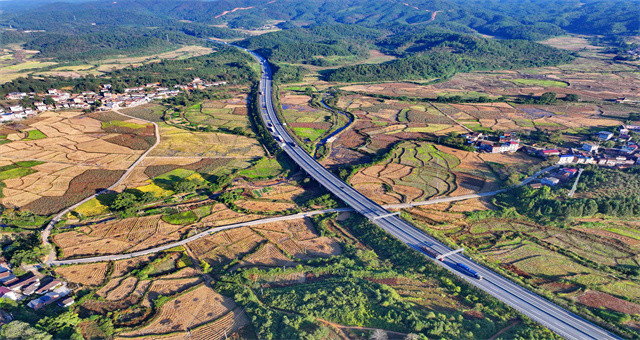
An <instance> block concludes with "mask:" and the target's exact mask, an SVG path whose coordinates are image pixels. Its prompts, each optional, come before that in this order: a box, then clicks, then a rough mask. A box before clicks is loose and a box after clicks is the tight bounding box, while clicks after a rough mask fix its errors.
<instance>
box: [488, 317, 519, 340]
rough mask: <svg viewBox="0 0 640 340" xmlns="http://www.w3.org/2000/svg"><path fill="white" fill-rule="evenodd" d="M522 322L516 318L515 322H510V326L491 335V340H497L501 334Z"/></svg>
mask: <svg viewBox="0 0 640 340" xmlns="http://www.w3.org/2000/svg"><path fill="white" fill-rule="evenodd" d="M518 324H520V320H514V321H513V322H511V324H509V326H507V327H505V328H503V329H501V330H500V331H499V332H498V333H496V334H495V335H494V336H492V337H490V338H489V340H496V339H497V338H498V337H499V336H500V335H502V334H503V333H504V332H506V331H508V330H510V329H511V328H513V327H515V326H516V325H518Z"/></svg>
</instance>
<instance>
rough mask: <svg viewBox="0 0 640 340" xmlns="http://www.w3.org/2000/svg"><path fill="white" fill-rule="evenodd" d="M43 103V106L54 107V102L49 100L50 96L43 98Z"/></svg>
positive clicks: (51, 99)
mask: <svg viewBox="0 0 640 340" xmlns="http://www.w3.org/2000/svg"><path fill="white" fill-rule="evenodd" d="M44 103H45V105H55V104H56V101H55V100H53V98H51V96H46V97H44Z"/></svg>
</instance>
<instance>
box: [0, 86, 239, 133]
mask: <svg viewBox="0 0 640 340" xmlns="http://www.w3.org/2000/svg"><path fill="white" fill-rule="evenodd" d="M225 84H227V82H226V81H222V82H207V81H204V80H202V79H200V78H194V79H193V81H191V82H190V83H188V84H186V85H175V86H174V87H173V88H171V89H170V88H168V87H162V86H160V83H150V84H146V85H145V86H139V87H131V88H126V89H124V92H123V93H114V91H113V88H112V86H111V84H104V85H102V86H101V89H100V93H95V92H93V91H86V92H82V93H68V92H65V91H61V90H57V89H50V90H49V91H47V93H34V92H31V93H26V92H12V93H9V94H7V95H6V96H5V98H6V99H7V100H11V101H19V100H22V99H24V98H50V99H51V100H46V102H47V103H45V101H38V102H34V103H33V107H27V108H25V107H22V106H21V105H13V106H10V107H8V108H2V107H0V123H7V122H12V121H17V120H21V119H26V118H31V117H35V116H36V115H38V114H39V113H41V112H45V111H53V110H56V109H80V110H87V109H91V108H92V107H94V108H97V109H99V110H113V109H118V108H124V107H135V106H139V105H143V104H147V103H149V102H151V101H152V100H155V99H166V98H170V97H175V96H177V95H178V94H179V93H180V91H192V90H202V89H205V88H207V87H211V86H220V85H225Z"/></svg>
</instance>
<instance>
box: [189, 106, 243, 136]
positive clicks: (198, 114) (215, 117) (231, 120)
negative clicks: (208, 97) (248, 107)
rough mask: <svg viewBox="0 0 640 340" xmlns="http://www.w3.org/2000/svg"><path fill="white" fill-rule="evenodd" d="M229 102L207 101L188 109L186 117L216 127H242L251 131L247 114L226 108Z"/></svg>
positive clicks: (197, 123)
mask: <svg viewBox="0 0 640 340" xmlns="http://www.w3.org/2000/svg"><path fill="white" fill-rule="evenodd" d="M226 105H227V104H226V103H224V102H220V101H205V102H204V103H200V104H196V105H193V106H191V107H189V108H188V109H187V111H186V112H185V118H186V119H187V120H188V121H189V122H190V123H192V124H195V125H204V126H211V127H214V128H221V129H228V130H233V129H235V128H238V127H240V128H242V129H243V130H244V131H245V132H246V133H249V134H250V133H251V126H250V122H249V118H248V116H247V115H243V114H234V110H235V109H234V108H225V106H226Z"/></svg>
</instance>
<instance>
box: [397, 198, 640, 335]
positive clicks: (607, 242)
mask: <svg viewBox="0 0 640 340" xmlns="http://www.w3.org/2000/svg"><path fill="white" fill-rule="evenodd" d="M456 205H459V207H462V206H464V207H465V208H466V207H473V208H472V209H460V208H458V207H456ZM487 209H491V206H490V205H489V204H487V202H485V203H483V202H482V201H480V200H473V201H470V202H469V203H467V202H466V201H463V202H458V203H456V204H455V205H454V204H438V205H432V206H424V207H421V208H414V209H410V210H408V216H410V218H411V219H412V220H414V221H415V222H417V223H418V225H421V226H422V227H423V228H425V229H427V230H429V231H430V232H431V233H434V234H435V235H438V236H439V237H441V238H447V239H449V240H451V241H453V242H455V243H457V244H464V245H465V247H466V248H467V249H470V251H471V252H472V253H474V254H475V256H476V257H477V258H482V259H484V261H486V263H489V264H491V265H492V266H494V267H497V269H499V270H501V271H502V272H504V273H506V274H507V275H511V276H513V277H514V278H517V279H519V280H523V281H524V282H526V283H528V284H530V285H532V286H534V287H536V288H537V289H539V290H540V291H543V292H547V293H549V294H554V295H555V296H556V297H557V298H560V299H564V300H566V301H569V302H570V303H573V304H575V305H576V306H578V308H583V309H585V308H592V309H591V310H592V311H595V313H596V314H598V312H597V311H599V310H606V311H608V312H613V313H621V314H629V315H632V320H635V317H633V315H635V314H637V310H640V285H639V284H638V283H637V280H636V279H635V277H634V274H626V273H628V272H627V270H628V269H629V268H637V266H638V265H640V263H638V256H639V255H640V250H639V249H640V248H638V246H639V245H640V241H638V239H637V238H634V237H631V235H634V234H635V233H636V232H640V230H638V228H639V227H638V225H637V223H633V222H628V221H616V220H611V221H606V220H601V221H596V222H594V221H590V222H585V221H575V222H572V223H571V224H570V225H568V226H567V227H564V228H558V227H553V226H542V225H538V224H536V223H535V222H523V221H518V220H513V219H506V218H491V217H488V218H487V217H484V218H482V217H481V218H479V219H476V218H472V219H467V217H469V216H472V217H473V216H483V214H484V213H486V210H487ZM638 235H640V234H638ZM628 329H629V330H631V331H633V330H634V328H633V322H631V323H629V326H628Z"/></svg>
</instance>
